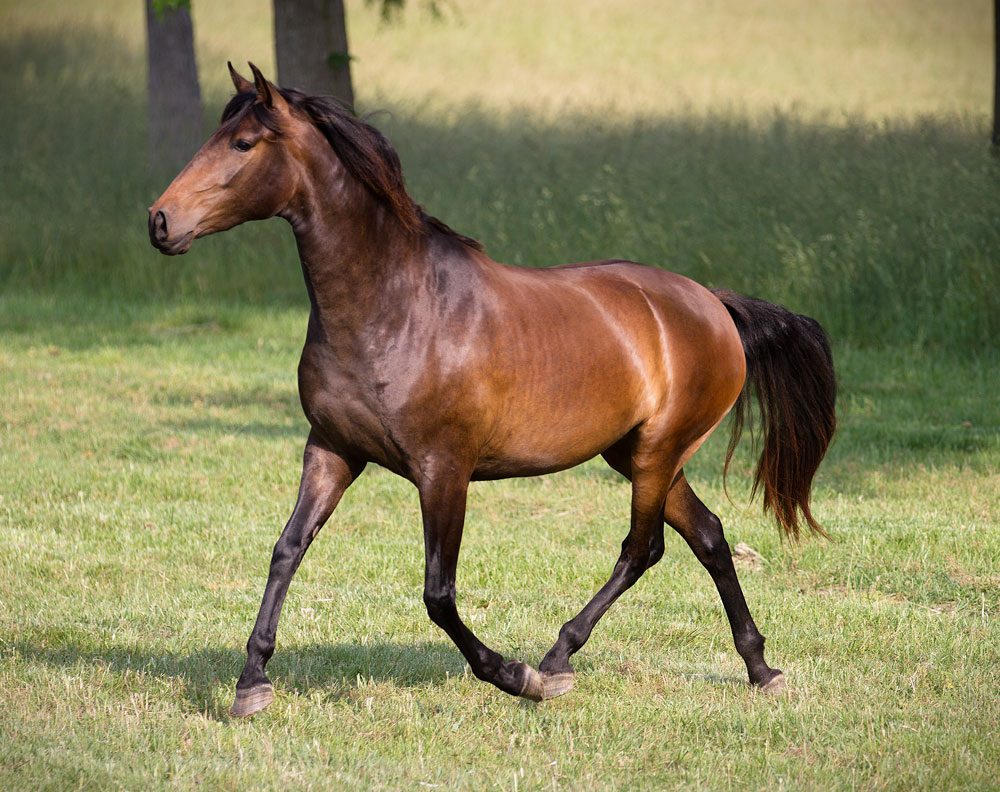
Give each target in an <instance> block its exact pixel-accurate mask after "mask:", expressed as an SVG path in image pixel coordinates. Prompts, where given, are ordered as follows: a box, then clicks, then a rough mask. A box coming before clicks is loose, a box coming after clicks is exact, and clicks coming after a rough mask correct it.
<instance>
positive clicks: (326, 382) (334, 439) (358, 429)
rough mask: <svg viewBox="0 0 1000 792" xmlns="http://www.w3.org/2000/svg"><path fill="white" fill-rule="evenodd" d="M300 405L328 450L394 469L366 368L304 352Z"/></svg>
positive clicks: (323, 354) (324, 353)
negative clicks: (356, 456) (361, 457)
mask: <svg viewBox="0 0 1000 792" xmlns="http://www.w3.org/2000/svg"><path fill="white" fill-rule="evenodd" d="M299 399H300V400H301V402H302V410H303V412H304V413H305V415H306V418H307V419H308V421H309V424H310V426H312V428H313V431H314V432H316V433H318V434H319V436H320V437H321V438H323V440H324V441H325V442H326V443H327V444H328V445H330V446H331V447H332V448H334V449H335V450H338V451H342V452H345V453H353V454H356V455H360V456H363V457H365V458H366V459H368V460H371V461H374V462H378V463H380V464H383V465H385V466H387V467H390V468H393V467H396V465H395V464H394V460H393V459H392V454H391V450H392V445H393V444H392V442H391V441H390V439H389V437H388V433H387V431H386V427H385V426H384V422H383V420H382V417H381V415H380V413H381V410H380V407H379V398H378V390H377V386H376V384H375V383H373V382H372V378H371V376H370V374H369V373H368V371H366V370H365V369H364V368H362V367H360V366H356V365H351V364H350V363H349V362H345V361H344V360H343V359H338V358H337V357H336V356H334V355H333V354H332V353H331V352H330V351H329V350H325V349H322V348H318V347H312V346H306V348H305V349H304V350H303V352H302V359H301V361H300V362H299Z"/></svg>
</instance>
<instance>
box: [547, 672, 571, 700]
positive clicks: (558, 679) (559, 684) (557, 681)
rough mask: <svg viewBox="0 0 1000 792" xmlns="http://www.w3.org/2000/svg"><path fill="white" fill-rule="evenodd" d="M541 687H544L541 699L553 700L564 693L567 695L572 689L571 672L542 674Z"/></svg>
mask: <svg viewBox="0 0 1000 792" xmlns="http://www.w3.org/2000/svg"><path fill="white" fill-rule="evenodd" d="M542 685H543V686H544V694H543V698H547V699H550V698H555V697H556V696H561V695H563V694H564V693H569V691H570V689H571V688H572V687H573V672H572V671H560V672H557V673H548V672H545V671H543V672H542Z"/></svg>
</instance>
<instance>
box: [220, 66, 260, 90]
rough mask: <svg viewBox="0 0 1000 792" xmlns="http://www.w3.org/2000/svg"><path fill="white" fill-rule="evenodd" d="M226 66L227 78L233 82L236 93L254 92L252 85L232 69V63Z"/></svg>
mask: <svg viewBox="0 0 1000 792" xmlns="http://www.w3.org/2000/svg"><path fill="white" fill-rule="evenodd" d="M226 65H227V66H229V76H230V77H231V78H232V80H233V85H235V86H236V93H238V94H241V93H249V92H250V91H252V90H254V87H253V83H252V82H250V81H249V80H248V79H247V78H246V77H244V76H243V75H242V74H240V73H239V72H238V71H236V69H234V68H233V64H232V63H228V62H227V64H226Z"/></svg>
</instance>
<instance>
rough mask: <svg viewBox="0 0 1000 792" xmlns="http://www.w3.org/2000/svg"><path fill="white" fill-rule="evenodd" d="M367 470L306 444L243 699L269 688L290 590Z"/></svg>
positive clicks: (252, 641) (251, 645)
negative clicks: (270, 669) (352, 486)
mask: <svg viewBox="0 0 1000 792" xmlns="http://www.w3.org/2000/svg"><path fill="white" fill-rule="evenodd" d="M363 467H364V466H363V465H358V466H351V465H350V464H348V463H347V462H346V461H345V460H344V459H343V458H341V457H340V456H338V455H336V454H333V453H332V452H330V451H327V450H326V449H323V448H321V447H319V446H318V445H316V444H315V443H314V442H313V441H312V438H310V442H309V443H308V444H307V445H306V452H305V458H304V463H303V470H302V481H301V484H300V485H299V496H298V500H297V501H296V504H295V509H294V510H293V512H292V516H291V517H290V518H289V520H288V523H287V524H286V525H285V528H284V530H283V531H282V532H281V536H280V537H279V539H278V541H277V543H276V544H275V546H274V552H273V553H272V555H271V564H270V568H269V570H268V576H267V585H266V586H265V588H264V597H263V599H262V601H261V605H260V611H259V612H258V614H257V621H256V622H255V624H254V627H253V630H252V631H251V633H250V638H249V640H248V641H247V660H246V664H245V665H244V667H243V672H242V673H241V674H240V678H239V680H238V681H237V683H236V689H237V692H238V695H239V691H246V690H249V689H253V688H259V687H262V686H265V685H269V684H270V682H269V680H268V678H267V675H266V673H265V671H264V668H265V666H266V665H267V662H268V660H270V659H271V656H272V655H273V654H274V646H275V637H276V635H277V630H278V618H279V616H280V615H281V607H282V605H283V604H284V601H285V595H286V594H287V593H288V586H289V584H290V583H291V581H292V577H293V576H294V574H295V571H296V570H297V569H298V567H299V564H300V563H301V561H302V557H303V556H304V555H305V552H306V550H307V549H308V547H309V545H310V543H311V542H312V540H313V538H315V536H316V534H317V533H318V532H319V529H320V528H321V527H322V526H323V524H324V523H325V522H326V520H327V519H328V518H329V516H330V514H331V513H332V512H333V510H334V508H335V507H336V505H337V503H338V501H339V500H340V497H341V495H343V493H344V490H345V489H346V488H347V487H348V485H349V484H350V483H351V482H352V481H353V480H354V478H355V477H356V476H357V475H358V474H360V472H361V470H362V469H363Z"/></svg>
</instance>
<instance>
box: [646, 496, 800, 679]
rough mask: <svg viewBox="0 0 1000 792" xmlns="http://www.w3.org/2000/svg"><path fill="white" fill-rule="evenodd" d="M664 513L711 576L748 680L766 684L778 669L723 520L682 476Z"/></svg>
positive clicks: (778, 674) (668, 499) (775, 675)
mask: <svg viewBox="0 0 1000 792" xmlns="http://www.w3.org/2000/svg"><path fill="white" fill-rule="evenodd" d="M665 516H666V520H667V522H668V523H669V524H670V525H671V526H672V527H673V528H674V529H675V530H676V531H677V532H678V533H679V534H680V535H681V536H683V537H684V539H685V540H686V541H687V543H688V545H689V546H690V547H691V549H692V550H693V551H694V554H695V556H696V557H697V558H698V560H699V561H700V562H701V563H702V565H703V566H704V567H705V569H706V570H708V573H709V574H710V575H711V576H712V581H713V582H714V583H715V587H716V589H718V592H719V597H720V598H721V600H722V606H723V608H725V611H726V616H727V617H728V619H729V625H730V627H731V628H732V632H733V642H734V644H735V645H736V651H737V652H739V654H740V657H742V658H743V661H744V662H745V663H746V666H747V674H748V676H749V677H750V682H751V683H752V684H754V685H757V686H759V687H765V686H767V685H768V684H769V683H771V682H772V681H774V680H775V679H776V678H777V677H779V676H780V675H781V671H780V670H778V669H775V668H771V667H770V666H768V664H767V663H766V662H765V660H764V636H762V635H761V634H760V632H759V631H758V629H757V625H756V624H755V623H754V620H753V617H752V616H751V615H750V609H749V608H748V607H747V603H746V599H745V598H744V596H743V590H742V589H741V588H740V583H739V580H738V579H737V577H736V568H735V566H733V558H732V553H731V551H730V549H729V544H728V543H727V542H726V539H725V535H724V533H723V530H722V523H721V522H720V521H719V518H718V517H716V516H715V515H714V514H712V512H710V511H709V510H708V509H707V508H706V507H705V505H704V504H703V503H702V502H701V501H700V500H699V499H698V497H697V496H696V495H695V494H694V492H693V491H692V490H691V488H690V486H689V485H688V483H687V481H686V480H684V479H683V478H680V479H679V480H678V481H677V483H676V484H675V486H674V488H673V489H672V490H671V491H670V495H669V496H668V497H667V503H666V507H665Z"/></svg>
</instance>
